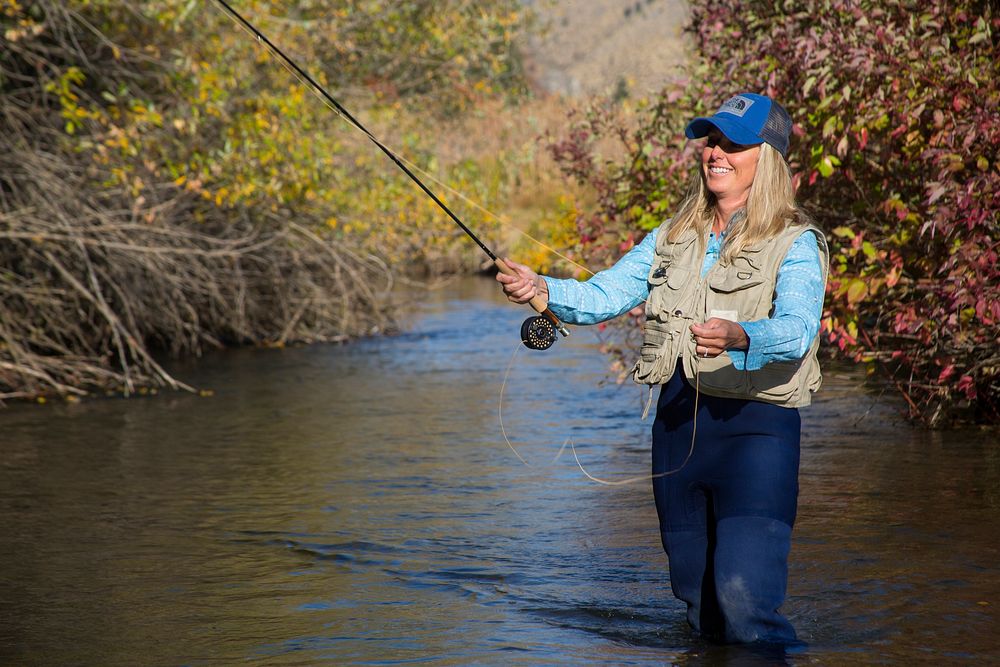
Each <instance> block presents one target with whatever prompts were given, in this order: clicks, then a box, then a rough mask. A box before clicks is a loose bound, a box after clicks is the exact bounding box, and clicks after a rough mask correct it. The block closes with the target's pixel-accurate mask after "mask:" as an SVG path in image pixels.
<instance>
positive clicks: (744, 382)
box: [692, 352, 750, 394]
mask: <svg viewBox="0 0 1000 667" xmlns="http://www.w3.org/2000/svg"><path fill="white" fill-rule="evenodd" d="M692 356H693V355H692ZM694 359H695V362H694V364H695V365H694V368H695V370H697V372H698V383H699V385H700V386H702V387H704V388H706V389H715V390H718V391H724V392H727V393H730V394H733V393H736V394H745V393H747V391H748V390H749V389H750V378H749V377H748V375H749V373H748V372H747V371H741V370H739V369H737V368H736V366H733V362H732V360H731V359H730V358H729V355H728V354H726V353H725V352H723V353H722V354H720V355H719V356H717V357H710V358H707V359H706V358H704V357H694Z"/></svg>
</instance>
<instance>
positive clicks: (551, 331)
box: [521, 315, 556, 350]
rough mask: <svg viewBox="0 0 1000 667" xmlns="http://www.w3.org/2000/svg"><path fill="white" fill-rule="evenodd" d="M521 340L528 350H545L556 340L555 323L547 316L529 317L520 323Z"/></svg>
mask: <svg viewBox="0 0 1000 667" xmlns="http://www.w3.org/2000/svg"><path fill="white" fill-rule="evenodd" d="M521 342H522V343H524V346H525V347H527V348H528V349H529V350H547V349H549V348H550V347H552V344H553V343H555V342H556V325H555V324H553V323H552V320H550V319H549V318H547V317H544V316H542V315H537V316H535V317H529V318H528V319H526V320H525V321H524V322H523V323H522V324H521Z"/></svg>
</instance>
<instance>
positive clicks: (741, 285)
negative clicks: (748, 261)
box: [708, 265, 764, 294]
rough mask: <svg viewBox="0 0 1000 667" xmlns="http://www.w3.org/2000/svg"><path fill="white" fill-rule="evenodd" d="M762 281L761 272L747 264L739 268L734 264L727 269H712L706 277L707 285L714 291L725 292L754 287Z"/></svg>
mask: <svg viewBox="0 0 1000 667" xmlns="http://www.w3.org/2000/svg"><path fill="white" fill-rule="evenodd" d="M762 282H764V275H763V273H762V272H761V271H759V270H757V269H753V268H750V267H749V266H748V267H746V268H745V269H740V268H738V267H737V266H735V265H734V266H732V267H729V270H728V271H712V272H711V275H709V277H708V286H709V287H711V288H712V290H713V291H715V292H723V293H725V294H729V293H731V292H738V291H740V290H743V289H747V288H749V287H755V286H757V285H760V284H761V283H762Z"/></svg>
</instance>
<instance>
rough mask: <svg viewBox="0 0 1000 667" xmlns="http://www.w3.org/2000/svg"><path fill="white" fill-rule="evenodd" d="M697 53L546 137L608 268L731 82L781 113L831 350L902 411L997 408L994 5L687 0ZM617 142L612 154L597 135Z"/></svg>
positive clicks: (681, 179) (999, 24) (948, 419)
mask: <svg viewBox="0 0 1000 667" xmlns="http://www.w3.org/2000/svg"><path fill="white" fill-rule="evenodd" d="M691 5H692V10H693V20H692V32H693V35H694V38H695V43H696V47H697V54H696V56H697V58H696V59H697V63H696V65H695V68H694V73H693V76H692V77H691V80H689V81H684V82H680V83H677V84H676V85H670V86H668V87H667V88H666V89H665V90H664V91H663V93H662V95H661V96H660V97H659V98H658V99H656V100H655V102H654V103H653V104H651V105H650V106H648V108H646V109H645V111H644V113H643V115H642V119H641V120H640V122H639V123H638V127H637V129H630V128H628V127H627V125H626V124H625V123H624V122H623V121H622V119H621V117H620V116H619V115H617V114H616V113H615V110H614V109H613V108H610V107H606V106H605V107H600V106H598V107H595V108H594V109H592V111H591V112H590V113H589V114H587V115H585V116H584V117H581V118H578V119H577V121H576V123H575V126H574V129H573V131H572V132H571V133H569V134H568V135H567V136H564V137H562V138H561V139H560V140H559V141H556V142H554V143H553V144H552V150H553V152H554V154H555V155H556V157H557V158H558V159H559V160H560V163H561V165H562V166H563V169H564V171H565V172H566V173H568V174H570V175H572V176H573V177H575V178H576V179H578V180H580V181H581V182H584V183H586V184H588V185H589V186H591V187H592V188H594V190H595V191H596V193H597V200H598V204H597V206H596V207H594V208H593V209H592V210H591V213H590V214H589V215H586V216H583V217H581V220H580V225H579V235H580V246H581V247H580V251H581V252H582V253H583V254H584V256H586V257H587V258H588V259H589V260H590V262H591V263H592V265H607V264H608V263H609V262H610V261H611V260H612V259H613V258H614V257H616V256H617V255H619V254H620V253H621V252H622V251H623V250H625V249H627V248H628V247H629V246H630V245H631V244H632V243H634V242H635V240H636V239H637V237H641V235H642V234H643V233H644V231H645V230H648V229H652V228H653V227H655V226H656V225H657V224H659V222H660V221H661V220H662V219H664V217H666V216H668V215H669V214H670V211H672V210H673V208H674V207H675V205H676V204H677V202H678V198H679V197H680V196H681V195H682V193H683V192H684V183H685V182H686V180H687V178H688V174H689V173H690V171H689V170H690V168H691V166H692V165H693V164H694V162H693V155H692V154H691V153H689V152H686V151H690V148H688V147H686V145H685V142H684V140H683V137H682V131H683V127H684V124H685V122H686V121H687V120H688V119H689V118H690V117H691V116H692V115H694V114H695V113H698V114H703V113H711V112H712V111H713V110H714V109H715V107H716V106H717V105H718V104H719V103H720V102H721V101H722V100H723V99H725V98H726V97H728V96H729V95H731V94H733V93H735V92H739V91H741V90H749V91H757V92H765V93H767V94H770V95H772V96H774V97H776V98H777V99H779V100H781V101H783V102H784V103H785V105H786V106H787V108H788V109H789V110H790V112H791V114H792V117H793V119H794V121H795V129H794V133H795V136H794V137H793V142H792V150H791V165H792V169H793V171H794V173H795V179H796V184H797V185H798V186H799V196H800V199H801V200H802V201H803V202H804V203H805V205H806V206H807V208H808V209H809V210H810V211H811V213H812V214H813V215H814V216H815V217H816V219H817V220H818V221H819V222H820V224H821V225H822V226H823V227H824V228H825V229H826V230H827V232H828V234H829V236H830V240H831V250H832V266H831V279H830V284H829V294H828V299H827V310H826V312H825V314H824V319H823V336H824V337H825V339H826V341H827V342H828V343H831V344H832V345H828V346H827V349H830V350H833V351H834V352H836V353H839V354H841V355H843V356H845V357H847V358H850V359H854V360H857V361H861V362H865V363H867V364H869V367H870V369H871V370H872V371H873V372H874V371H875V370H881V371H883V373H882V374H881V377H884V378H887V379H888V382H889V383H890V384H891V385H892V386H893V387H895V388H896V389H898V391H899V392H900V393H901V394H902V395H903V397H905V399H906V401H907V404H908V405H909V407H910V414H911V416H912V417H914V418H917V419H920V420H922V421H924V422H926V423H929V424H932V425H942V424H947V423H952V422H954V421H955V420H959V419H962V420H975V421H981V422H996V421H998V420H1000V352H998V344H1000V299H998V296H1000V295H998V285H1000V263H998V261H997V260H998V254H997V253H998V242H1000V238H998V237H1000V228H998V215H1000V161H998V159H997V156H998V155H1000V64H998V61H1000V59H998V54H1000V50H998V44H1000V35H998V33H1000V16H997V15H996V12H995V9H994V8H993V6H992V5H991V3H989V2H987V1H985V0H957V1H955V2H949V3H926V2H916V1H913V0H784V1H780V2H768V3H763V2H754V3H745V2H741V1H739V0H695V1H693V2H692V3H691ZM609 138H614V139H616V140H618V141H619V143H620V149H621V150H623V151H624V153H625V157H624V159H611V160H607V159H602V158H601V157H600V153H599V151H598V150H597V148H596V147H597V146H599V145H600V144H601V142H602V141H604V142H606V141H607V140H608V139H609Z"/></svg>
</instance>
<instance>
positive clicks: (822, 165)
mask: <svg viewBox="0 0 1000 667" xmlns="http://www.w3.org/2000/svg"><path fill="white" fill-rule="evenodd" d="M816 169H817V170H818V171H819V173H820V175H821V176H823V178H827V177H828V176H830V175H831V174H833V161H832V160H831V159H830V156H829V155H825V156H823V159H822V160H820V161H819V164H818V165H816Z"/></svg>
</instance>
